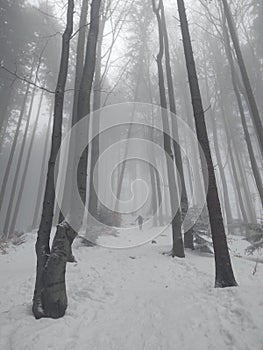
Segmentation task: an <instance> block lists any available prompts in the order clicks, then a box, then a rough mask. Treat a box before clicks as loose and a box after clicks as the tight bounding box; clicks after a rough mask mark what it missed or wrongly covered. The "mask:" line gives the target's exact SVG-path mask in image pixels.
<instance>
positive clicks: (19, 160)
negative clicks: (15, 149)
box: [3, 87, 43, 238]
mask: <svg viewBox="0 0 263 350" xmlns="http://www.w3.org/2000/svg"><path fill="white" fill-rule="evenodd" d="M35 93H36V87H34V88H33V91H32V96H31V102H30V107H29V111H28V116H27V122H26V127H25V131H24V135H23V140H22V144H21V147H20V151H19V155H18V161H17V165H16V170H15V177H14V180H13V184H12V189H11V194H10V198H9V204H8V207H7V208H8V209H7V212H6V217H5V222H4V229H3V232H4V237H6V238H8V235H9V233H12V231H13V230H12V228H11V229H10V231H9V230H8V228H9V224H10V217H11V212H12V208H13V203H14V199H15V194H16V186H17V182H18V177H19V172H20V167H21V162H22V158H23V155H24V149H25V144H26V139H27V133H28V128H29V123H30V119H31V115H32V108H33V103H34V98H35ZM42 94H43V92H42ZM12 227H14V225H12Z"/></svg>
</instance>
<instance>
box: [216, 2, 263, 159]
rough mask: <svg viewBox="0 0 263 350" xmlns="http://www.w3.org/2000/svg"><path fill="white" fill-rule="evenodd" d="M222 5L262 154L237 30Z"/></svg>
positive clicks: (259, 125)
mask: <svg viewBox="0 0 263 350" xmlns="http://www.w3.org/2000/svg"><path fill="white" fill-rule="evenodd" d="M222 3H223V6H224V13H225V16H226V19H227V24H228V28H229V32H230V35H231V39H232V42H233V45H234V49H235V52H236V56H237V62H238V65H239V69H240V73H241V76H242V80H243V84H244V87H245V90H246V93H247V98H248V103H249V106H250V109H251V112H252V121H253V123H254V128H255V132H256V135H257V138H258V142H259V145H260V150H261V154H262V155H263V127H262V122H261V119H260V115H259V111H258V107H257V104H256V100H255V97H254V94H253V91H252V87H251V84H250V80H249V77H248V74H247V70H246V65H245V62H244V59H243V55H242V52H241V49H240V44H239V40H238V36H237V32H236V28H235V25H234V21H233V18H232V14H231V11H230V8H229V5H228V2H227V0H222Z"/></svg>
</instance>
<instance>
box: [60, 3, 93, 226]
mask: <svg viewBox="0 0 263 350" xmlns="http://www.w3.org/2000/svg"><path fill="white" fill-rule="evenodd" d="M88 7H89V0H82V5H81V11H80V20H79V33H78V42H77V55H76V67H75V82H74V97H73V108H72V119H71V126H72V127H73V126H74V125H75V124H76V122H77V121H78V115H77V112H78V96H79V90H80V82H81V77H82V73H83V65H84V54H85V41H86V33H87V28H86V21H87V15H88ZM74 147H75V146H74V141H73V140H71V139H70V145H69V153H68V157H67V160H68V163H67V170H66V178H65V185H64V188H65V190H64V192H63V199H62V204H63V208H67V210H66V211H69V210H70V197H71V190H72V186H71V184H72V173H73V167H74V165H73V158H74ZM64 210H65V209H64ZM63 220H64V216H63V214H62V213H61V212H60V214H59V222H62V221H63Z"/></svg>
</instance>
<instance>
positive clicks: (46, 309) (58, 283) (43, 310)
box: [32, 0, 74, 319]
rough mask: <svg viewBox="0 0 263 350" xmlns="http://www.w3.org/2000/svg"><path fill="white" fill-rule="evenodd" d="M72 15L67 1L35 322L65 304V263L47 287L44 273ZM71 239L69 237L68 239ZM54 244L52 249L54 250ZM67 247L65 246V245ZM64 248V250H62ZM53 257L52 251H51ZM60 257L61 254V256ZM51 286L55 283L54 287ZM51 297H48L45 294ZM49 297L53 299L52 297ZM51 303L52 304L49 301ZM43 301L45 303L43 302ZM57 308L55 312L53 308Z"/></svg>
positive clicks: (70, 0)
mask: <svg viewBox="0 0 263 350" xmlns="http://www.w3.org/2000/svg"><path fill="white" fill-rule="evenodd" d="M73 12H74V1H73V0H68V9H67V24H66V29H65V31H64V33H63V36H62V51H61V58H60V68H59V75H58V80H57V86H56V92H55V104H54V124H53V132H52V143H51V151H50V158H49V162H48V172H47V179H46V187H45V195H44V201H43V209H42V217H41V222H40V226H39V230H38V236H37V242H36V254H37V274H36V283H35V290H34V297H33V308H32V311H33V314H34V316H35V317H36V318H37V319H38V318H41V317H53V318H57V317H61V316H63V315H64V313H65V310H66V307H67V302H66V300H65V298H64V294H65V284H64V278H65V277H64V273H65V265H66V263H65V261H64V260H65V259H61V260H60V261H59V262H58V264H57V266H56V269H55V271H54V275H55V274H56V276H55V277H57V278H54V280H53V281H50V279H49V282H50V284H49V285H47V282H48V279H46V278H45V277H46V276H47V272H48V271H49V266H48V259H53V255H52V254H51V255H50V246H49V240H50V232H51V227H52V219H53V211H54V200H55V179H54V175H55V174H54V171H55V162H56V157H57V154H58V150H59V148H60V145H61V136H62V119H63V118H62V117H63V104H64V90H65V85H66V80H67V73H68V61H69V48H70V38H71V35H72V30H73ZM69 238H71V236H70V237H69ZM65 241H67V239H65ZM55 242H56V241H54V245H53V247H54V246H55ZM64 244H67V242H64ZM62 248H63V247H62ZM52 253H54V250H53V251H52ZM61 254H64V252H62V253H61ZM61 266H62V269H61V270H60V271H61V274H60V273H59V274H57V272H58V271H59V269H60V267H61ZM53 282H54V283H53ZM53 286H55V288H59V291H60V292H61V298H60V296H59V295H58V294H57V293H56V295H54V299H52V298H49V299H48V297H47V293H46V290H47V288H48V291H49V292H50V287H51V288H52V287H53ZM48 295H49V296H50V294H48ZM51 297H52V295H51ZM50 299H52V300H50ZM43 301H45V303H44V302H43ZM54 304H56V308H54Z"/></svg>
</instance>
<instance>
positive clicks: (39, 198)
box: [31, 103, 54, 229]
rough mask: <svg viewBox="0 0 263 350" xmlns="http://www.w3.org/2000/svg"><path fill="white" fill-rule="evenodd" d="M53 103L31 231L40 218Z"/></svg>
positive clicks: (51, 109)
mask: <svg viewBox="0 0 263 350" xmlns="http://www.w3.org/2000/svg"><path fill="white" fill-rule="evenodd" d="M53 108H54V105H53V103H52V104H51V108H50V116H49V119H48V126H47V131H46V136H45V144H44V152H43V157H42V162H41V170H40V178H39V182H38V187H37V188H38V192H37V198H36V205H35V211H34V215H33V221H32V226H31V227H32V229H35V228H36V227H37V225H38V224H39V217H40V205H41V201H42V200H43V191H44V181H45V177H46V165H47V164H46V163H47V152H48V143H49V139H50V136H51V135H50V130H51V122H52V114H53Z"/></svg>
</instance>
